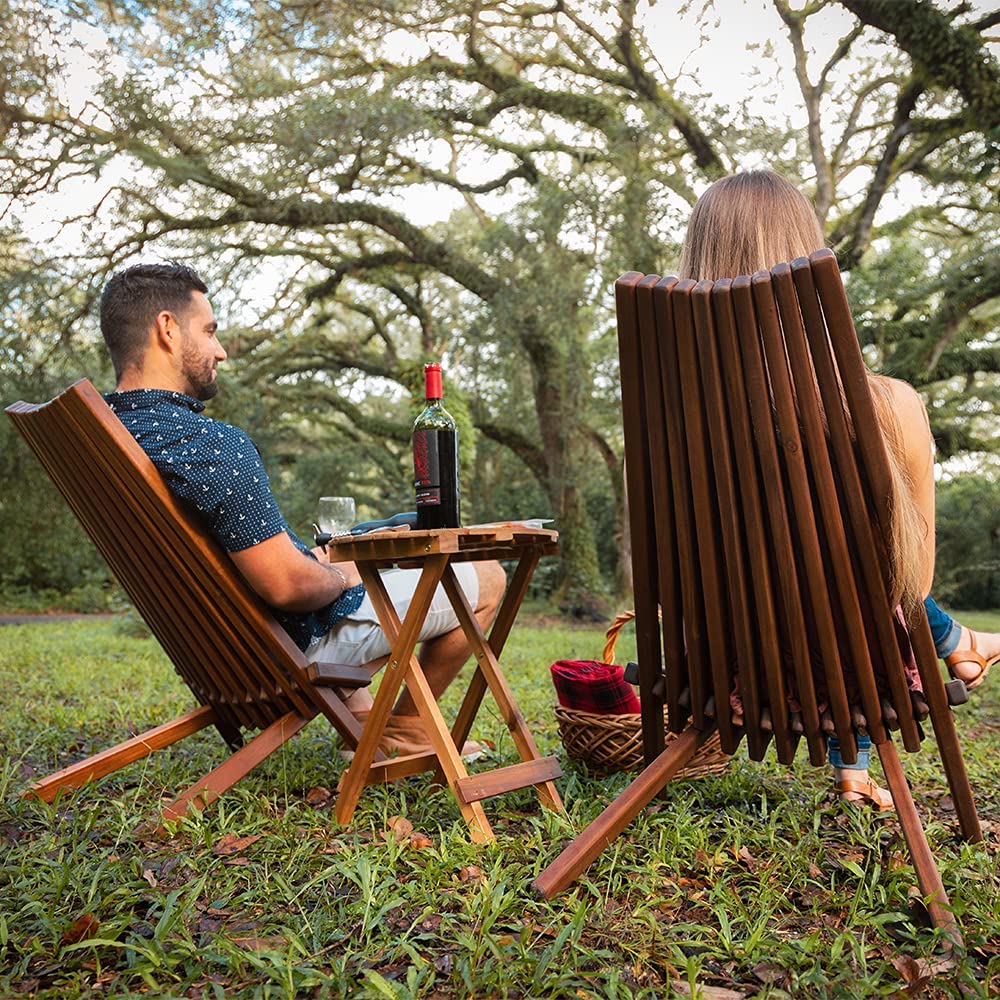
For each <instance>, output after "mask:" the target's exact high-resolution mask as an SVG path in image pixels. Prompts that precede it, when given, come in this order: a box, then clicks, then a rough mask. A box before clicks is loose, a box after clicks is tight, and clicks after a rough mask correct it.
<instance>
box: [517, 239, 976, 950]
mask: <svg viewBox="0 0 1000 1000" xmlns="http://www.w3.org/2000/svg"><path fill="white" fill-rule="evenodd" d="M615 291H616V301H617V312H618V335H619V347H620V357H621V377H622V410H623V417H624V430H625V454H626V469H627V477H628V481H627V488H628V497H629V510H630V518H631V522H630V523H631V530H632V537H633V538H635V539H644V540H646V544H645V545H642V544H636V545H634V546H633V571H634V582H635V603H636V635H637V645H638V660H639V681H640V693H641V700H642V712H643V734H644V749H645V755H646V761H647V766H646V769H645V770H644V771H643V772H642V773H641V774H640V775H639V777H638V778H637V779H636V780H635V781H634V782H633V783H632V784H631V785H630V786H629V787H628V788H627V789H626V790H625V791H624V792H623V793H622V794H621V795H620V796H619V797H618V798H617V799H616V800H615V801H614V802H613V803H612V804H611V805H610V806H609V807H608V808H607V809H606V810H605V811H604V812H603V813H602V814H601V815H600V816H599V817H598V818H597V819H596V820H594V822H593V823H592V824H591V825H590V826H588V827H587V828H586V829H585V830H584V831H583V832H582V833H581V834H580V836H579V837H578V838H577V839H576V840H574V841H573V842H572V843H571V844H570V845H569V846H568V847H567V848H566V849H565V850H564V851H563V852H562V854H560V855H559V856H558V857H557V858H556V859H555V861H553V862H552V864H550V865H549V866H548V867H547V868H546V869H545V870H544V871H543V872H542V873H541V875H540V876H539V877H538V878H537V879H536V880H535V882H534V883H533V885H534V888H535V890H536V891H537V892H538V893H540V894H541V895H543V896H545V897H549V896H551V895H553V894H554V893H556V892H558V891H560V890H561V889H563V888H565V887H566V886H567V885H569V884H570V883H571V882H572V881H573V880H574V879H575V878H576V877H577V876H578V875H579V874H580V873H581V872H582V871H584V869H585V868H586V867H587V866H588V865H590V863H591V862H592V861H593V860H594V859H595V858H596V857H597V856H598V854H600V853H601V851H602V850H603V849H604V848H605V847H606V846H607V845H608V844H610V843H611V842H612V841H613V840H614V839H615V838H616V837H617V836H618V834H619V833H620V832H621V831H622V830H623V829H624V828H625V826H627V825H628V823H630V822H631V820H632V819H633V818H634V817H635V816H636V815H637V814H638V812H639V811H640V810H641V809H642V808H643V807H644V806H645V805H646V804H648V803H649V802H650V801H651V799H652V798H653V797H654V796H655V795H656V794H657V793H658V792H660V791H661V790H662V789H663V788H664V786H665V785H666V783H667V782H668V781H669V780H670V778H671V777H673V776H674V774H676V773H677V771H678V770H679V769H680V768H681V767H683V766H684V764H685V763H686V762H687V761H688V760H689V759H690V758H691V756H692V755H693V754H694V752H695V751H696V750H697V748H698V747H699V746H700V745H701V744H702V743H703V742H704V741H705V740H706V739H707V738H708V736H709V735H710V734H711V733H712V732H713V731H714V730H715V729H716V728H717V729H718V732H719V738H720V743H721V746H722V748H723V750H724V751H725V752H726V753H729V754H732V753H734V752H735V751H736V748H737V746H738V745H739V743H740V742H741V741H742V739H743V738H744V737H745V738H746V741H747V748H748V752H749V755H750V757H751V758H752V759H754V760H761V759H762V757H763V755H764V752H765V750H766V749H767V746H768V745H769V743H770V742H771V741H772V740H773V741H774V744H775V751H776V754H777V757H778V760H779V762H781V763H784V764H788V763H790V762H791V761H792V759H793V757H794V755H795V753H796V749H797V746H798V743H799V742H800V740H801V739H803V738H804V740H805V743H806V747H807V750H808V754H809V759H810V762H811V763H812V764H814V765H816V766H822V765H823V764H825V761H826V752H825V751H826V739H827V737H828V736H830V735H836V737H837V739H838V740H839V742H840V746H841V752H842V755H843V757H844V759H845V760H846V761H848V762H853V761H855V760H856V759H857V742H856V734H857V733H858V732H860V731H864V732H867V733H868V734H869V735H870V736H871V738H872V741H873V743H874V744H875V745H876V747H877V749H878V752H879V756H880V759H881V761H882V766H883V769H884V771H885V776H886V780H887V782H888V785H889V789H890V791H891V793H892V798H893V802H894V804H895V807H896V812H897V814H898V817H899V821H900V825H901V827H902V830H903V836H904V838H905V840H906V843H907V847H908V848H909V851H910V855H911V857H912V859H913V863H914V867H915V869H916V874H917V881H918V883H919V886H920V890H921V892H922V893H923V895H924V896H925V897H926V898H927V899H928V909H929V912H930V914H931V916H932V918H933V920H934V922H935V924H937V925H938V926H939V927H942V928H944V929H946V931H947V933H948V935H949V937H950V938H952V939H953V940H955V941H959V940H960V938H959V936H958V930H957V927H956V925H955V921H954V919H953V917H952V915H951V912H950V910H949V905H948V898H947V895H946V894H945V890H944V886H943V885H942V882H941V877H940V875H939V873H938V871H937V867H936V865H935V863H934V859H933V857H932V855H931V852H930V848H929V847H928V844H927V839H926V836H925V833H924V829H923V826H922V824H921V821H920V818H919V816H918V814H917V812H916V809H915V807H914V804H913V799H912V796H911V794H910V790H909V787H908V785H907V783H906V779H905V777H904V775H903V771H902V768H901V765H900V760H899V757H898V755H897V752H896V740H897V739H898V741H899V742H901V743H902V745H903V747H904V748H905V749H906V750H908V751H914V750H916V749H918V747H919V745H920V741H921V739H922V735H923V734H922V732H921V728H920V722H921V716H922V715H924V714H926V712H927V711H928V709H929V714H930V718H931V722H932V724H933V727H934V733H935V736H936V738H937V744H938V750H939V753H940V755H941V760H942V763H943V765H944V769H945V773H946V776H947V779H948V783H949V786H950V789H951V794H952V799H953V801H954V803H955V808H956V812H957V815H958V820H959V825H960V827H961V830H962V834H963V835H964V837H965V838H966V839H968V840H970V841H978V840H981V839H982V833H981V831H980V827H979V820H978V817H977V815H976V808H975V803H974V801H973V797H972V790H971V788H970V786H969V781H968V776H967V774H966V771H965V765H964V762H963V759H962V753H961V749H960V747H959V743H958V739H957V736H956V733H955V727H954V720H953V718H952V715H951V711H950V708H949V705H948V694H946V690H945V685H944V684H943V682H942V678H941V673H940V669H939V667H938V663H937V658H936V656H935V652H934V648H933V643H932V640H931V636H930V630H929V628H928V625H927V619H926V615H925V614H924V612H923V609H922V608H921V609H919V610H918V611H916V612H915V613H913V614H911V615H910V616H909V620H908V621H907V622H906V623H905V627H904V625H903V623H902V621H899V622H897V616H896V609H894V608H892V607H890V603H889V599H888V596H887V594H888V579H887V567H888V559H887V555H886V539H887V538H889V537H890V536H889V509H890V498H891V485H890V479H889V470H888V465H887V459H886V455H885V445H884V442H883V439H882V434H881V431H880V430H879V425H878V423H877V421H876V417H875V411H874V408H873V405H872V401H871V397H870V394H869V390H868V385H867V381H866V373H865V369H864V365H863V362H862V359H861V353H860V350H859V347H858V341H857V337H856V334H855V331H854V326H853V323H852V321H851V316H850V312H849V309H848V305H847V300H846V297H845V295H844V288H843V284H842V281H841V278H840V272H839V270H838V268H837V263H836V260H835V258H834V256H833V254H832V253H831V252H830V251H828V250H821V251H818V252H816V253H814V254H812V255H811V256H810V257H809V258H808V259H806V258H802V259H799V260H796V261H795V262H793V263H792V264H791V265H789V264H780V265H778V266H776V267H774V268H772V270H771V271H761V272H758V273H757V274H755V275H753V276H752V277H748V276H742V277H738V278H734V279H732V280H728V279H727V280H721V281H716V282H714V283H713V282H710V281H703V282H699V283H697V284H696V283H695V282H693V281H687V280H685V281H679V280H678V279H676V278H672V277H668V278H663V279H660V278H659V277H658V276H656V275H649V276H644V275H642V274H638V273H635V272H630V273H628V274H626V275H624V276H622V277H621V278H620V279H619V280H618V282H617V283H616V286H615ZM658 607H659V608H660V609H661V610H662V643H661V635H660V632H659V627H658V622H657V609H658ZM897 624H898V626H899V630H900V631H902V632H905V633H906V638H904V639H902V640H901V638H900V636H899V635H897ZM907 639H908V641H909V643H910V644H911V645H912V649H913V651H914V653H915V658H916V663H917V667H918V671H919V677H920V686H922V689H923V690H922V695H919V696H918V695H917V694H916V693H915V692H913V691H911V689H910V686H909V682H908V679H907V673H906V671H905V669H904V664H903V659H902V653H901V648H903V647H905V644H906V641H907ZM901 641H902V643H903V647H901ZM957 687H958V688H961V687H962V685H961V684H959V685H957ZM950 693H953V694H954V698H953V700H954V701H956V702H958V701H960V700H962V699H961V697H960V696H961V694H962V692H961V691H955V690H954V689H953V690H952V692H950ZM733 704H736V705H738V706H741V708H742V713H741V714H740V713H738V712H735V711H734V710H733V708H732V706H733ZM664 705H666V707H667V710H668V714H669V720H670V722H669V724H670V727H671V730H672V731H673V732H676V733H680V734H681V735H680V736H679V737H678V738H677V739H676V740H675V741H672V742H671V745H670V746H669V747H668V748H667V749H666V750H664V748H663V747H664V740H663V729H662V711H663V707H664ZM890 731H898V735H897V736H896V738H894V737H893V736H892V735H891V732H890Z"/></svg>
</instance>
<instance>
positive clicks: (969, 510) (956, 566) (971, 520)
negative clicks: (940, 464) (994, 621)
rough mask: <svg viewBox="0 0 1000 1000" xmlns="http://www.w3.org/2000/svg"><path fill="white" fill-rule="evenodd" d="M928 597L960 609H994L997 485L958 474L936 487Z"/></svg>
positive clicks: (999, 569) (998, 559)
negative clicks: (933, 553) (934, 543)
mask: <svg viewBox="0 0 1000 1000" xmlns="http://www.w3.org/2000/svg"><path fill="white" fill-rule="evenodd" d="M936 501H937V523H938V528H937V559H936V562H935V571H934V593H935V595H936V596H938V597H940V598H941V600H942V601H943V602H944V603H947V604H951V605H954V606H957V607H961V608H996V607H1000V480H998V479H997V478H996V477H995V476H994V477H990V476H985V475H969V474H966V475H962V476H957V477H956V478H954V479H951V480H947V481H945V482H943V483H941V484H939V486H938V489H937V494H936Z"/></svg>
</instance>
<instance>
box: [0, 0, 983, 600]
mask: <svg viewBox="0 0 1000 1000" xmlns="http://www.w3.org/2000/svg"><path fill="white" fill-rule="evenodd" d="M654 7H655V5H654ZM734 7H743V8H752V9H753V11H754V12H755V13H759V15H760V16H767V17H770V18H772V19H773V23H774V35H773V38H772V39H771V41H770V43H769V44H768V45H767V46H766V48H765V49H762V50H761V52H760V59H761V63H762V65H764V66H771V67H773V68H774V69H775V72H777V69H778V68H779V67H781V66H785V67H788V68H789V69H790V70H791V71H792V73H793V76H792V78H793V79H794V80H795V82H796V84H797V87H798V91H799V97H798V99H797V100H796V101H795V102H794V104H795V106H796V110H795V111H794V113H793V114H792V116H791V120H789V117H788V116H787V115H786V116H785V118H784V119H783V118H782V117H781V115H780V114H777V115H773V116H770V117H768V116H765V115H763V114H762V113H761V112H760V111H759V110H756V109H755V108H753V107H751V106H750V105H747V104H744V105H736V106H732V105H729V106H727V105H722V104H720V103H719V102H718V101H717V100H716V99H715V98H714V95H713V93H712V90H711V84H710V81H708V80H707V79H706V80H692V79H690V78H689V77H688V76H687V75H685V74H683V73H681V74H678V75H675V76H671V75H670V74H669V72H668V70H667V69H666V68H664V65H663V61H662V59H661V52H662V50H663V40H662V38H660V37H656V36H655V35H654V34H653V33H652V30H653V29H651V28H650V27H649V25H650V24H651V23H652V22H651V21H650V19H649V17H648V14H649V8H647V7H645V6H641V5H638V4H636V3H633V2H619V3H610V2H599V0H557V2H555V3H537V2H529V0H495V2H477V3H475V4H473V5H471V6H470V5H469V4H467V3H455V2H450V0H400V2H394V3H391V4H390V3H385V2H381V3H374V2H367V0H361V2H352V3H343V2H337V0H305V2H302V0H295V2H291V0H271V2H266V3H265V2H256V0H251V2H245V3H236V2H218V3H214V4H195V3H192V2H190V0H170V2H164V3H157V4H145V3H139V2H126V3H117V4H108V3H93V2H75V3H73V4H72V5H69V7H67V5H65V4H62V3H54V2H38V0H36V2H34V3H29V4H28V5H26V6H25V5H19V6H18V7H17V8H14V7H13V6H9V5H8V4H7V2H6V0H0V11H2V13H3V15H4V20H5V23H6V24H7V26H8V30H7V31H6V32H5V34H4V41H3V43H2V44H3V46H4V52H3V57H4V58H3V60H2V65H0V138H2V143H3V159H2V162H0V193H2V194H3V195H4V196H5V197H6V198H7V199H8V204H9V210H10V213H11V214H12V215H13V216H14V217H19V216H25V215H26V214H27V209H28V207H29V206H32V205H35V206H37V205H59V206H65V205H66V204H67V202H66V200H65V199H62V198H59V197H58V194H57V192H60V191H62V192H72V193H73V197H74V204H72V205H71V206H69V207H67V208H65V209H63V208H60V211H61V212H62V213H63V214H64V215H65V219H64V220H62V221H64V222H65V223H66V228H65V229H64V233H65V234H72V237H73V240H74V242H73V244H72V251H71V252H67V250H66V246H67V243H66V242H65V237H64V238H63V240H59V241H57V244H56V246H57V249H56V250H55V251H54V252H53V253H52V254H51V255H50V256H49V258H48V259H45V258H46V254H45V252H44V248H40V247H36V248H34V250H33V252H34V253H36V254H38V255H39V256H40V257H41V258H43V261H44V272H45V273H46V274H47V275H49V276H50V277H49V279H48V281H49V282H50V284H49V290H50V292H53V291H54V292H55V293H56V294H57V295H58V296H59V298H60V300H63V299H65V300H66V301H67V302H69V301H72V302H73V303H75V305H74V307H73V308H71V309H68V310H60V316H58V317H53V320H52V323H51V328H50V329H49V330H47V336H48V337H50V338H54V339H55V340H56V341H58V342H59V343H60V344H69V343H71V342H75V341H77V340H83V341H86V340H87V339H88V338H90V340H93V338H94V333H93V331H94V326H93V320H92V318H91V319H88V318H87V317H92V315H93V305H94V302H95V299H96V296H97V295H98V294H99V290H100V287H101V284H102V283H103V281H104V280H105V278H106V277H107V275H108V274H109V273H110V272H111V271H112V270H114V269H115V268H117V267H118V266H120V265H121V264H123V263H125V262H130V261H132V260H135V259H139V258H141V257H144V256H146V257H148V256H150V255H153V256H157V257H183V258H185V259H188V260H190V261H191V262H193V263H195V264H196V266H198V267H199V269H200V270H202V271H203V273H204V274H205V276H206V278H207V279H208V280H209V282H210V285H211V287H212V289H213V298H215V299H216V301H217V302H221V304H222V305H223V307H224V309H223V314H224V315H225V316H226V317H227V327H228V333H229V336H230V338H231V342H232V346H233V347H234V348H235V349H234V350H231V351H230V353H231V355H232V356H233V362H232V364H231V365H230V366H229V368H230V370H231V375H230V377H229V379H228V381H227V385H229V387H230V389H231V393H230V398H229V400H228V401H227V402H225V404H224V406H223V411H224V412H225V413H227V414H230V415H231V417H232V418H233V419H235V420H238V421H239V422H241V423H242V424H243V425H244V426H248V429H250V430H252V431H255V432H257V433H259V434H260V435H264V436H265V437H266V441H265V442H264V445H265V446H266V451H267V452H269V454H268V457H269V458H271V459H272V460H276V461H278V462H279V463H280V464H281V467H282V468H283V469H285V471H286V472H287V477H286V480H287V482H289V483H290V482H292V481H293V480H295V481H297V482H298V483H299V484H300V486H301V488H302V489H305V486H306V484H307V485H308V486H309V487H310V488H312V487H315V485H316V484H317V483H318V482H319V481H320V480H321V479H322V477H323V472H322V469H323V467H324V464H325V466H326V468H327V469H328V470H329V472H328V474H333V475H336V476H337V478H338V481H340V482H349V483H350V485H351V488H352V489H353V490H354V492H355V493H356V495H358V496H359V498H360V499H362V500H363V501H367V502H368V503H369V504H370V506H371V507H372V508H373V509H377V510H380V511H381V512H382V513H391V510H389V508H390V507H391V508H393V509H406V508H407V507H408V506H409V505H410V500H409V486H408V479H409V474H408V468H407V462H408V440H409V423H410V421H411V419H412V415H413V412H414V409H415V405H416V403H415V399H414V397H415V396H416V395H418V394H419V384H420V380H419V372H420V368H421V365H422V363H423V362H424V361H426V360H431V359H436V358H441V359H443V360H444V362H445V370H446V376H447V377H448V388H447V392H448V394H449V395H448V405H449V408H450V409H451V410H452V411H453V412H455V414H456V416H457V417H458V418H459V421H460V426H461V427H462V429H463V431H464V433H463V434H462V440H463V468H464V469H465V473H466V474H465V482H466V493H467V495H468V496H469V498H470V507H471V513H472V514H473V516H474V517H475V518H477V519H478V518H481V517H495V516H514V515H518V514H521V515H527V514H531V515H536V514H545V515H550V516H554V517H556V518H557V519H558V527H559V528H560V530H561V532H562V543H563V562H562V567H563V572H562V580H563V583H562V587H563V590H564V591H565V593H566V596H567V599H568V601H569V604H570V605H571V606H573V607H577V608H585V607H587V606H588V603H589V602H590V601H592V599H593V597H594V596H595V595H599V594H600V593H601V592H602V591H603V590H604V589H606V587H607V586H608V585H609V584H610V583H612V582H613V579H614V574H615V573H616V572H621V570H622V568H623V565H624V562H623V560H622V559H621V558H620V546H618V547H616V546H615V545H609V544H608V540H609V538H617V539H622V538H623V535H624V532H623V525H624V516H623V514H624V512H623V507H624V498H623V494H622V473H621V440H620V437H621V432H620V418H619V413H618V393H619V386H618V376H617V357H616V348H615V340H614V332H613V326H612V324H613V312H612V302H611V296H610V289H611V284H612V281H613V279H614V278H615V277H616V276H617V275H618V274H619V273H621V272H623V271H625V270H629V269H637V270H644V271H659V272H661V273H663V272H669V270H670V269H671V268H672V267H674V266H675V264H676V255H677V249H678V244H679V240H680V238H681V236H682V233H683V225H684V222H685V220H686V217H687V214H688V212H689V210H690V206H691V204H693V201H694V199H695V198H696V196H697V194H698V193H699V192H700V191H701V190H702V189H703V188H704V186H705V185H706V184H707V183H708V182H710V181H711V180H712V179H715V178H716V177H719V176H721V175H723V174H725V173H727V172H731V171H733V170H736V169H739V168H740V167H743V166H747V165H750V166H755V165H758V164H760V163H766V164H768V165H771V166H774V167H775V168H776V169H778V170H780V171H782V172H783V173H785V174H786V175H788V176H789V177H790V178H791V179H793V180H795V181H796V182H798V183H800V184H802V185H803V187H804V188H805V189H806V190H807V191H808V192H809V193H810V194H811V195H812V196H813V197H814V200H815V204H816V207H817V212H818V214H819V216H820V218H821V220H822V221H823V223H824V225H825V228H826V231H827V233H828V236H829V240H830V243H831V245H832V246H833V247H834V249H835V250H836V252H837V254H838V257H839V259H840V260H841V262H842V265H843V267H844V268H845V269H847V270H849V271H850V272H851V275H850V279H849V291H850V294H851V296H852V299H853V302H854V306H855V310H856V317H857V319H858V326H859V334H860V336H861V338H862V342H863V343H864V344H865V345H866V350H867V351H868V352H869V360H870V361H871V363H872V364H873V365H875V366H876V367H878V368H881V369H882V370H885V371H887V372H889V373H891V374H897V375H900V376H902V377H905V378H907V379H908V380H910V381H911V382H913V384H915V385H917V386H918V388H920V389H921V390H922V391H923V392H924V393H925V395H926V396H927V398H928V400H929V402H930V404H931V415H932V421H933V424H934V430H935V432H936V434H937V435H938V440H939V447H940V449H941V454H942V456H943V457H950V456H962V455H972V456H974V457H975V456H983V455H985V454H988V453H990V452H996V450H997V416H996V400H997V392H998V384H1000V380H998V377H997V372H998V363H1000V344H998V339H997V326H996V314H997V302H998V298H1000V295H998V291H1000V289H998V283H1000V272H998V270H997V257H996V252H995V251H996V232H997V225H996V214H997V206H996V201H995V181H996V153H997V148H996V134H997V128H998V125H1000V112H998V106H1000V97H998V95H1000V84H998V71H997V63H996V59H995V57H994V56H993V55H992V54H991V51H990V48H989V44H988V39H987V35H988V32H989V31H990V30H991V29H992V28H993V27H994V26H995V24H996V20H997V18H996V15H988V14H982V13H977V12H976V11H975V10H970V9H969V6H968V5H966V4H951V5H948V6H945V5H943V4H934V3H930V2H928V0H893V2H892V3H885V2H882V0H843V2H833V0H812V2H807V3H805V4H797V5H795V6H793V5H792V4H791V3H789V2H787V0H772V3H770V4H764V3H755V4H746V5H733V4H722V3H718V4H716V5H715V6H713V5H712V4H705V3H703V4H689V5H688V7H687V9H686V11H685V12H684V13H683V16H684V17H686V18H688V20H689V21H691V22H692V23H695V24H696V25H698V26H700V28H701V30H702V31H703V33H705V34H706V35H708V34H710V33H712V32H725V31H733V30H737V29H738V25H736V26H734V25H732V24H729V23H727V22H728V21H729V20H732V15H733V11H734ZM738 16H739V15H737V17H738ZM758 86H759V89H762V90H764V91H766V90H767V87H768V84H767V83H766V82H761V83H760V84H759V85H758ZM797 119H801V122H802V124H801V127H800V126H799V125H798V124H797V121H796V120H797ZM29 277H30V276H28V275H25V274H24V273H23V272H22V277H21V280H20V282H18V281H14V282H12V283H8V286H7V287H8V288H9V289H14V288H15V287H19V286H20V285H23V284H24V283H25V282H27V281H28V280H29ZM70 293H72V294H70ZM12 294H14V293H13V292H12ZM17 294H20V293H17ZM11 301H12V300H10V299H8V306H9V304H10V302H11ZM22 363H23V364H26V363H27V362H12V361H10V360H9V359H8V360H6V361H5V362H4V364H5V366H9V365H11V364H22ZM214 405H215V404H213V406H214ZM216 412H219V411H218V410H217V411H216ZM272 464H273V462H272ZM480 485H481V486H482V492H481V493H479V494H478V495H477V490H478V488H479V486H480ZM288 495H289V497H290V498H291V499H290V502H291V503H292V506H293V508H294V509H295V510H296V511H299V510H300V509H301V513H302V514H303V515H304V514H305V513H307V511H306V507H305V504H306V502H307V501H306V499H305V498H304V497H303V496H302V495H301V494H300V493H298V492H296V491H295V490H293V489H291V487H289V493H288ZM519 497H521V498H524V499H523V501H522V502H524V503H526V502H527V501H528V500H529V499H530V501H531V502H533V503H537V504H542V505H544V507H545V509H544V510H535V509H532V510H526V509H525V508H524V506H522V502H519V500H518V498H519ZM501 504H502V505H503V506H502V507H501V506H500V505H501ZM467 519H468V517H467ZM599 552H600V558H599Z"/></svg>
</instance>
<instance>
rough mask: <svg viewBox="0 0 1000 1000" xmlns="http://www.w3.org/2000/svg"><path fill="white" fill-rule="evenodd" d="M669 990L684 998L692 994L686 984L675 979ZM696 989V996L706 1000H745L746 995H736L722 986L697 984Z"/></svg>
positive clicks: (734, 991)
mask: <svg viewBox="0 0 1000 1000" xmlns="http://www.w3.org/2000/svg"><path fill="white" fill-rule="evenodd" d="M670 988H671V989H672V990H673V991H674V992H675V993H679V994H680V995H681V996H685V997H689V996H691V995H692V992H693V991H692V989H691V987H690V985H689V984H688V983H686V982H683V981H681V980H676V979H675V980H672V981H671V983H670ZM696 989H697V996H699V997H705V998H706V1000H745V998H746V993H737V992H736V990H727V989H725V988H724V987H722V986H703V985H702V984H701V983H698V985H697V987H696Z"/></svg>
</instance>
